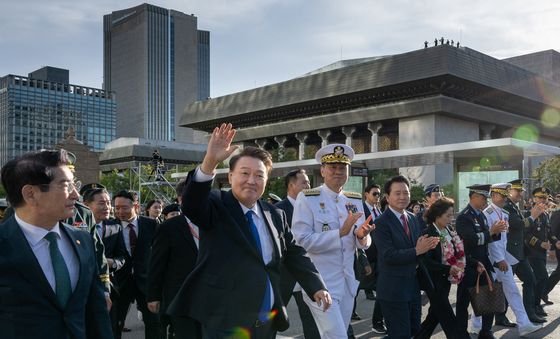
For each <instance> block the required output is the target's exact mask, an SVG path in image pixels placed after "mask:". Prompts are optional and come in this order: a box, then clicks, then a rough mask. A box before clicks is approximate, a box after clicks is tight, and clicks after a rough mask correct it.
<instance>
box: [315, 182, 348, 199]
mask: <svg viewBox="0 0 560 339" xmlns="http://www.w3.org/2000/svg"><path fill="white" fill-rule="evenodd" d="M321 189H322V190H323V191H324V192H325V194H326V195H327V197H329V199H333V200H335V199H336V198H338V197H340V196H341V195H343V193H342V192H344V190H341V191H340V192H338V193H337V192H334V191H333V190H331V189H330V188H329V187H328V186H327V185H325V184H323V185H321Z"/></svg>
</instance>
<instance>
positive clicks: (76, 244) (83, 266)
mask: <svg viewBox="0 0 560 339" xmlns="http://www.w3.org/2000/svg"><path fill="white" fill-rule="evenodd" d="M59 227H60V230H61V231H62V232H63V233H64V234H66V236H67V237H68V239H70V243H71V244H72V249H73V250H74V253H76V257H77V258H78V262H79V263H80V264H79V268H80V269H79V272H78V281H77V282H76V288H75V289H74V291H72V296H71V297H70V300H68V304H70V303H71V302H72V299H73V298H74V297H75V295H76V294H77V293H76V291H78V287H79V286H80V284H81V282H82V280H83V275H84V274H85V272H87V258H86V256H85V255H86V253H84V248H83V246H85V244H82V243H81V241H80V239H78V238H77V237H76V234H75V233H74V232H69V231H68V230H67V229H66V226H65V225H64V224H63V223H59Z"/></svg>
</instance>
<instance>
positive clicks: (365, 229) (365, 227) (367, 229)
mask: <svg viewBox="0 0 560 339" xmlns="http://www.w3.org/2000/svg"><path fill="white" fill-rule="evenodd" d="M372 216H373V215H372V214H370V215H369V217H368V218H367V219H366V221H364V223H363V224H362V225H361V226H360V227H358V229H357V230H356V236H357V237H358V238H360V239H363V238H365V237H366V236H367V235H368V234H370V233H371V231H373V230H374V229H375V224H371V225H370V223H369V222H370V221H371V218H372Z"/></svg>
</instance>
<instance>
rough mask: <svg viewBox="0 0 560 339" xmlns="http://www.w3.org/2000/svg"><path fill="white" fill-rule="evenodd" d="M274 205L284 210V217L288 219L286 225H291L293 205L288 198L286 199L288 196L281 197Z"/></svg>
mask: <svg viewBox="0 0 560 339" xmlns="http://www.w3.org/2000/svg"><path fill="white" fill-rule="evenodd" d="M274 206H275V207H277V208H279V209H281V210H282V211H284V212H285V213H286V219H287V221H288V226H289V227H291V226H292V217H293V216H294V206H293V205H292V203H291V202H290V200H288V197H286V198H284V199H282V200H281V201H279V202H277V203H276V204H274Z"/></svg>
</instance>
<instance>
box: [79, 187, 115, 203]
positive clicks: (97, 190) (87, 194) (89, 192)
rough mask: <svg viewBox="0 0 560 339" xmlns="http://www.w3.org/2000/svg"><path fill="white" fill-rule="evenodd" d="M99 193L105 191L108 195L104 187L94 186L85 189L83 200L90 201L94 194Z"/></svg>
mask: <svg viewBox="0 0 560 339" xmlns="http://www.w3.org/2000/svg"><path fill="white" fill-rule="evenodd" d="M101 193H106V194H107V195H109V192H108V191H107V190H106V189H105V188H94V189H91V190H87V191H85V193H84V202H88V203H89V202H92V201H93V200H94V199H95V196H96V195H98V194H101Z"/></svg>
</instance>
